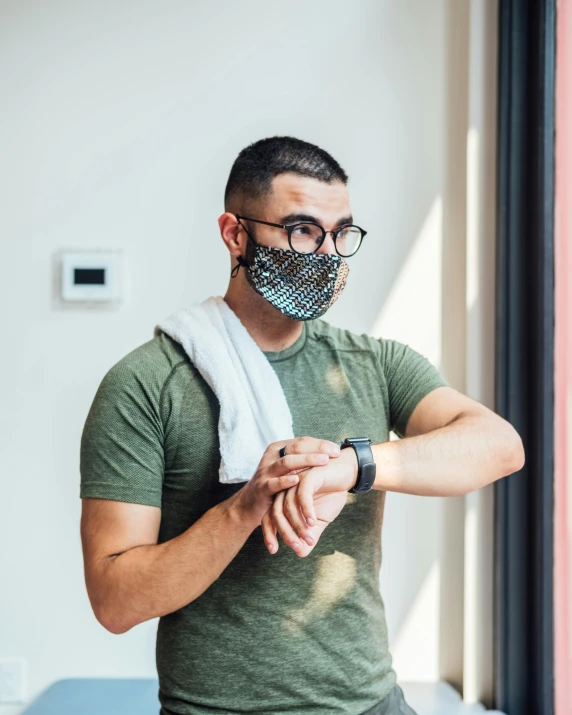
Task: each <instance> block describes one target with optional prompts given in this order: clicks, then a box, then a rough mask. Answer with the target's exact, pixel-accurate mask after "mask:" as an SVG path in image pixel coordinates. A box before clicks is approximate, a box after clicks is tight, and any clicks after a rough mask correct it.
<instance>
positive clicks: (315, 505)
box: [262, 447, 358, 556]
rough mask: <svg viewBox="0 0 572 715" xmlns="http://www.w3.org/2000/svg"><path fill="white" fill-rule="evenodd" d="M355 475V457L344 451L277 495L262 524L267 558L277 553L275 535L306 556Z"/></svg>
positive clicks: (335, 513)
mask: <svg viewBox="0 0 572 715" xmlns="http://www.w3.org/2000/svg"><path fill="white" fill-rule="evenodd" d="M357 471H358V462H357V457H356V453H355V451H354V449H353V448H351V447H348V448H346V449H344V450H342V451H341V453H340V456H339V457H336V458H334V459H330V461H329V462H328V463H327V464H326V465H324V466H318V467H314V468H313V469H310V470H308V471H306V472H305V473H304V474H301V475H300V481H299V483H298V484H296V485H295V486H292V487H290V488H289V489H288V490H287V491H285V492H284V491H281V492H280V493H278V494H277V495H276V496H275V498H274V502H273V504H272V506H271V507H270V508H269V509H268V512H267V513H266V514H265V516H264V518H263V520H262V533H263V536H264V540H265V542H266V547H267V549H268V551H269V552H270V553H271V554H273V553H275V552H276V551H277V549H278V541H277V539H276V533H277V532H278V533H279V534H280V536H281V537H282V540H283V541H284V542H285V543H286V544H288V546H290V547H291V548H292V549H293V550H294V551H295V552H296V553H297V554H298V556H307V555H308V554H309V553H310V552H311V551H312V549H313V548H314V547H315V545H316V544H317V543H318V540H319V538H320V536H321V534H322V532H323V531H324V529H325V528H326V526H327V525H328V524H329V523H331V522H332V521H333V520H334V519H335V518H336V517H337V516H338V514H339V513H340V511H341V510H342V508H343V507H344V505H345V503H346V499H347V494H348V489H351V487H352V486H353V485H354V484H355V482H356V479H357Z"/></svg>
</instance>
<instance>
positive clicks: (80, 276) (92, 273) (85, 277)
mask: <svg viewBox="0 0 572 715" xmlns="http://www.w3.org/2000/svg"><path fill="white" fill-rule="evenodd" d="M61 256H62V263H61V270H62V286H61V289H62V295H61V297H62V300H64V301H87V302H108V303H113V302H119V301H121V299H122V259H123V255H122V252H121V251H64V252H62V254H61Z"/></svg>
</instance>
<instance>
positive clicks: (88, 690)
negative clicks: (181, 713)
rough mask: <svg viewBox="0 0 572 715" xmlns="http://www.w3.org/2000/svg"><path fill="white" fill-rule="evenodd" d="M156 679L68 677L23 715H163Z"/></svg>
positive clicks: (52, 686) (40, 697) (49, 690)
mask: <svg viewBox="0 0 572 715" xmlns="http://www.w3.org/2000/svg"><path fill="white" fill-rule="evenodd" d="M158 691H159V684H158V681H157V679H156V678H66V679H65V680H58V681H57V682H55V683H54V684H53V685H50V687H49V688H48V689H47V690H45V691H44V692H43V693H42V694H41V695H40V696H39V697H38V698H37V699H36V700H35V701H34V702H33V703H32V704H31V705H30V706H29V707H28V708H26V710H24V712H23V713H22V715H159V710H160V709H161V705H160V703H159V698H158V695H157V693H158Z"/></svg>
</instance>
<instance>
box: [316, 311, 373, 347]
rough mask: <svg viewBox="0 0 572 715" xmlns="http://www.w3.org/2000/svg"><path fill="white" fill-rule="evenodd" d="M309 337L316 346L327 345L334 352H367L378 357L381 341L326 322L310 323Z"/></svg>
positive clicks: (318, 320) (318, 319) (317, 320)
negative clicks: (333, 349) (334, 350)
mask: <svg viewBox="0 0 572 715" xmlns="http://www.w3.org/2000/svg"><path fill="white" fill-rule="evenodd" d="M311 323H312V325H311V330H310V332H309V335H310V337H311V339H312V340H313V341H314V342H315V343H316V344H320V343H321V344H324V345H329V346H330V347H333V348H335V349H336V350H343V351H348V352H369V353H373V354H374V355H376V356H379V355H380V351H381V347H382V341H381V339H380V338H375V337H374V336H373V335H369V334H367V333H356V332H354V331H353V330H350V329H349V328H338V327H336V326H335V325H332V324H331V323H328V322H327V321H326V320H322V319H321V318H317V319H316V320H312V321H311Z"/></svg>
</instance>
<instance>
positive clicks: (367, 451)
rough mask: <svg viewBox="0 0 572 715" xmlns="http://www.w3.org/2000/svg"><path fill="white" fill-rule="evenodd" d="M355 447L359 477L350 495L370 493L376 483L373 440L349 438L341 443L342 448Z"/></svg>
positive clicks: (350, 490)
mask: <svg viewBox="0 0 572 715" xmlns="http://www.w3.org/2000/svg"><path fill="white" fill-rule="evenodd" d="M345 447H353V448H354V451H355V453H356V456H357V460H358V475H357V480H356V483H355V484H354V485H353V487H352V488H351V489H348V492H350V494H363V492H369V490H370V489H371V488H372V487H373V483H374V481H375V462H374V460H373V452H372V451H371V439H369V438H368V437H347V438H346V439H344V441H343V442H340V448H341V449H344V448H345Z"/></svg>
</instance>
